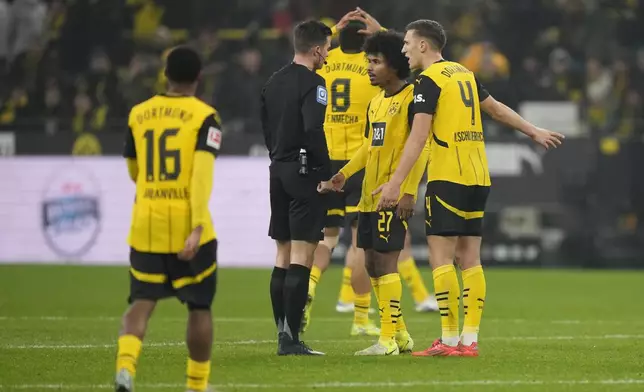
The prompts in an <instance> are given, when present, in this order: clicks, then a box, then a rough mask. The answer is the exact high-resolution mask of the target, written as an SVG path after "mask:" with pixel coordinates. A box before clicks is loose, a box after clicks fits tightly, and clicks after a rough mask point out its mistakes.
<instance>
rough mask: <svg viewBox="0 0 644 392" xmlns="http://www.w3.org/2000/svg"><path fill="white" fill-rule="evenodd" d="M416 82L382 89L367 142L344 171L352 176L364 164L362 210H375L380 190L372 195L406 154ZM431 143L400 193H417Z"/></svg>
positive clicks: (371, 106) (371, 113) (371, 111)
mask: <svg viewBox="0 0 644 392" xmlns="http://www.w3.org/2000/svg"><path fill="white" fill-rule="evenodd" d="M413 103H414V86H413V85H411V84H408V85H406V86H405V87H403V88H402V89H401V90H400V91H398V92H397V93H395V94H393V95H390V96H388V95H385V91H384V90H382V91H381V92H380V94H378V95H376V96H375V97H374V98H373V99H372V100H371V103H370V104H369V108H368V112H367V120H368V121H367V127H366V129H365V135H364V136H365V138H366V139H365V143H364V144H363V145H362V147H361V148H360V149H359V150H358V152H357V153H356V155H355V156H354V157H353V158H352V159H351V160H350V161H349V163H347V164H346V165H345V166H344V167H343V168H342V169H341V170H340V173H342V174H344V176H345V177H346V178H349V177H351V176H352V175H353V174H355V173H356V172H358V171H359V170H360V169H362V168H363V167H364V169H365V174H364V180H363V182H362V196H361V197H360V204H359V205H358V209H359V211H360V212H374V211H376V207H377V206H378V201H379V200H380V194H378V195H372V193H373V191H374V190H375V189H376V188H378V187H379V186H380V185H382V184H384V183H386V182H388V181H389V180H390V179H391V176H392V175H393V173H394V172H395V171H396V168H397V167H398V164H399V163H400V158H401V157H402V153H403V150H404V148H405V143H406V142H407V138H408V137H409V133H410V132H411V125H412V121H413V117H414V111H413ZM428 154H429V146H428V145H427V144H426V145H425V148H424V149H423V152H422V154H421V156H420V157H419V158H418V160H417V161H416V163H415V164H414V167H413V168H412V170H411V172H410V173H409V175H408V176H407V178H406V179H405V181H404V182H403V184H402V186H401V187H400V188H401V189H400V196H401V197H402V195H403V194H410V195H412V196H414V198H415V197H416V194H417V192H418V184H419V182H420V180H421V178H422V176H423V173H424V172H425V167H426V165H427V159H428Z"/></svg>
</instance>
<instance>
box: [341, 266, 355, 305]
mask: <svg viewBox="0 0 644 392" xmlns="http://www.w3.org/2000/svg"><path fill="white" fill-rule="evenodd" d="M354 297H355V294H354V293H353V287H351V268H349V267H344V269H343V270H342V287H340V297H339V298H338V301H340V302H342V303H345V304H352V303H353V300H354Z"/></svg>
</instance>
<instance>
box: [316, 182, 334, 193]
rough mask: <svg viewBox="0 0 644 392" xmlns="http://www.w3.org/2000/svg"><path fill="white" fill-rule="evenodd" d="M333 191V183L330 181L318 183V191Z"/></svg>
mask: <svg viewBox="0 0 644 392" xmlns="http://www.w3.org/2000/svg"><path fill="white" fill-rule="evenodd" d="M329 192H333V184H332V183H331V181H322V182H320V183H319V184H318V193H329Z"/></svg>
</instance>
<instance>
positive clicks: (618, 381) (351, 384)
mask: <svg viewBox="0 0 644 392" xmlns="http://www.w3.org/2000/svg"><path fill="white" fill-rule="evenodd" d="M640 384H644V379H639V378H635V379H633V378H627V379H604V380H463V381H456V380H453V381H448V380H445V381H442V380H434V381H406V382H396V381H391V382H387V381H384V382H329V383H309V384H236V383H229V384H214V385H213V387H214V388H217V389H269V388H272V389H285V388H288V389H296V388H299V389H301V388H319V389H326V388H400V387H421V386H463V387H471V386H521V385H640ZM137 386H138V387H139V388H149V389H178V388H183V387H184V384H170V383H165V384H138V385H137ZM112 388H114V385H112V384H86V385H82V384H14V385H0V389H14V390H16V389H18V390H47V389H55V390H75V389H80V390H92V389H93V390H96V389H99V390H102V389H112Z"/></svg>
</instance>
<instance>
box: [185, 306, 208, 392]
mask: <svg viewBox="0 0 644 392" xmlns="http://www.w3.org/2000/svg"><path fill="white" fill-rule="evenodd" d="M188 308H189V310H190V312H189V315H188V332H187V338H186V343H187V345H188V352H189V357H188V363H187V369H186V376H187V377H186V387H187V389H189V390H193V391H205V390H206V389H207V388H208V380H209V377H210V355H211V351H212V341H213V327H212V314H211V312H210V306H199V305H194V304H189V305H188Z"/></svg>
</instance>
